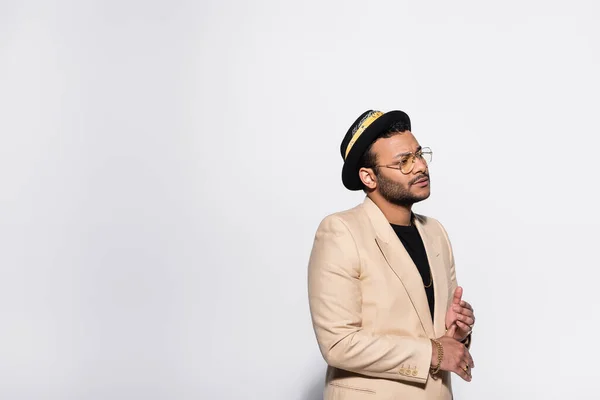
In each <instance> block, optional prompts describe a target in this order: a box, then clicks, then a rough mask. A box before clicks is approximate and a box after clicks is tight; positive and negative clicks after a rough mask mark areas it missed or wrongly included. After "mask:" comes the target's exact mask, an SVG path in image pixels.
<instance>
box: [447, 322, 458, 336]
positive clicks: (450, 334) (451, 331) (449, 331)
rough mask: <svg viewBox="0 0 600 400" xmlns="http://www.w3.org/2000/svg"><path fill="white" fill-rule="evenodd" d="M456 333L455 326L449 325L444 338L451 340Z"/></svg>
mask: <svg viewBox="0 0 600 400" xmlns="http://www.w3.org/2000/svg"><path fill="white" fill-rule="evenodd" d="M455 333H456V324H452V325H450V328H448V330H447V331H446V336H448V337H451V338H453V337H454V334H455Z"/></svg>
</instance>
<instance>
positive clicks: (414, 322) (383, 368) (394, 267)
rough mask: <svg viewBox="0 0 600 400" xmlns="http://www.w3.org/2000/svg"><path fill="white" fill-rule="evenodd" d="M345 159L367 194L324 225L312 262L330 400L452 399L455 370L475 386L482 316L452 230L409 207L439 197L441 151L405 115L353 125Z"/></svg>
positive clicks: (354, 182)
mask: <svg viewBox="0 0 600 400" xmlns="http://www.w3.org/2000/svg"><path fill="white" fill-rule="evenodd" d="M340 151H341V154H342V158H343V160H344V165H343V168H342V182H343V184H344V186H345V187H346V188H347V189H349V190H353V191H356V190H363V191H364V192H365V194H366V197H365V199H364V202H363V203H362V204H360V205H358V206H356V207H354V208H352V209H350V210H346V211H342V212H338V213H335V214H332V215H329V216H327V217H326V218H325V219H323V221H322V222H321V224H320V225H319V227H318V229H317V232H316V235H315V238H314V244H313V249H312V252H311V255H310V261H309V266H308V294H309V304H310V312H311V316H312V322H313V327H314V330H315V334H316V337H317V341H318V343H319V348H320V350H321V354H322V355H323V357H324V359H325V361H326V362H327V364H328V368H327V375H326V386H325V390H324V398H325V400H333V399H340V400H360V399H372V400H376V399H411V400H419V399H423V400H425V399H427V400H429V399H431V400H433V399H444V400H446V399H448V400H449V399H451V398H452V387H451V382H450V378H451V374H450V373H451V372H452V373H455V374H456V375H458V376H460V377H461V378H462V379H464V380H466V381H471V370H472V368H473V367H474V364H473V358H472V357H471V354H470V351H469V349H470V343H471V331H472V329H473V325H474V323H475V316H474V313H473V309H472V307H471V305H470V304H469V303H467V302H466V301H464V300H463V299H462V293H463V289H462V288H461V287H459V286H458V285H457V281H456V270H455V266H454V256H453V253H452V246H451V244H450V240H449V239H448V235H447V233H446V231H445V229H444V228H443V226H442V225H441V224H440V222H438V221H437V220H435V219H433V218H431V217H426V216H423V215H419V214H415V213H413V211H412V206H413V204H415V203H417V202H419V201H422V200H425V199H427V198H428V197H429V195H430V190H431V181H430V175H429V164H430V163H431V160H432V151H431V149H430V148H428V147H421V145H420V144H419V142H418V141H417V139H416V138H415V136H414V135H413V133H412V132H411V123H410V119H409V117H408V115H407V114H406V113H404V112H402V111H390V112H387V113H382V112H380V111H374V110H369V111H366V112H365V113H363V114H362V115H361V116H360V117H358V119H357V120H356V121H355V122H354V123H353V124H352V125H351V126H350V129H348V132H347V133H346V135H345V136H344V138H343V140H342V144H341V147H340Z"/></svg>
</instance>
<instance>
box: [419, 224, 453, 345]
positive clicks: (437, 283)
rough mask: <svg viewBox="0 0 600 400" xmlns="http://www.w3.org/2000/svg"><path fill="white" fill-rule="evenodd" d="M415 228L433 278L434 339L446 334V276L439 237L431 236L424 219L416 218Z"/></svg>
mask: <svg viewBox="0 0 600 400" xmlns="http://www.w3.org/2000/svg"><path fill="white" fill-rule="evenodd" d="M415 226H416V227H417V230H418V231H419V234H420V235H421V239H423V244H424V245H425V251H426V252H427V260H428V261H429V267H430V268H431V276H432V278H433V294H434V297H435V307H434V310H433V312H434V331H435V337H440V336H442V335H444V333H445V332H446V327H445V326H444V325H445V323H446V321H445V320H446V308H447V300H448V283H447V282H448V276H447V271H446V268H445V266H444V263H443V261H442V257H440V246H441V241H440V240H441V238H440V236H436V235H432V234H431V233H430V231H429V230H428V229H427V228H426V226H425V224H424V218H423V217H421V216H416V218H415ZM428 231H429V232H428Z"/></svg>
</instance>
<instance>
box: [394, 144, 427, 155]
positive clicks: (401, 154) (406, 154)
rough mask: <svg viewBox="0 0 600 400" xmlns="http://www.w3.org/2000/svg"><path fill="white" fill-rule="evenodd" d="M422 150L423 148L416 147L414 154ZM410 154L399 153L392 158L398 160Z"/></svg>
mask: <svg viewBox="0 0 600 400" xmlns="http://www.w3.org/2000/svg"><path fill="white" fill-rule="evenodd" d="M422 148H423V147H421V146H419V147H417V151H415V153H418V152H419V150H421V149H422ZM411 153H412V151H409V152H407V153H400V154H396V155H395V156H394V158H398V157H404V156H407V155H409V154H411Z"/></svg>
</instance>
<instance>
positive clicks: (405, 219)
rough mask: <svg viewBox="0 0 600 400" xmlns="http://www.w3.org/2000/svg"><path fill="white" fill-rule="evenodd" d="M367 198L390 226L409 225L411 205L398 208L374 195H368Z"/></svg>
mask: <svg viewBox="0 0 600 400" xmlns="http://www.w3.org/2000/svg"><path fill="white" fill-rule="evenodd" d="M368 197H369V198H370V199H371V200H372V201H373V203H375V205H376V206H377V207H379V209H380V210H381V212H382V213H383V215H385V218H386V219H387V220H388V222H389V223H390V224H394V225H404V226H408V225H411V216H412V204H411V205H404V206H399V205H397V204H393V203H390V202H389V201H387V200H385V199H384V198H383V197H381V196H379V195H377V194H375V193H370V194H369V195H368Z"/></svg>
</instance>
